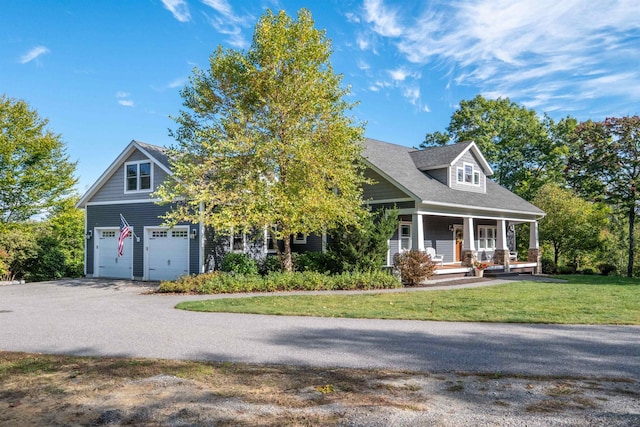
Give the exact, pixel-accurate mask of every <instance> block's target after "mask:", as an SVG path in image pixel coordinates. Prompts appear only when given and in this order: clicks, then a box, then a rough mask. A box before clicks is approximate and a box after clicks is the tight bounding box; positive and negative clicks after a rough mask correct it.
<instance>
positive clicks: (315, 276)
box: [158, 271, 402, 294]
mask: <svg viewBox="0 0 640 427" xmlns="http://www.w3.org/2000/svg"><path fill="white" fill-rule="evenodd" d="M401 286H402V284H401V283H400V281H399V280H398V279H397V278H396V277H395V276H393V275H391V274H388V273H385V272H382V271H377V272H366V273H343V274H337V275H333V276H330V275H328V274H323V273H318V272H314V271H303V272H294V273H282V272H275V273H271V274H268V275H266V276H264V277H261V276H257V275H247V274H229V273H225V272H219V271H218V272H213V273H205V274H200V275H197V276H183V277H181V278H179V279H178V280H176V281H172V282H168V281H166V282H161V283H160V287H159V289H158V292H178V293H196V294H222V293H238V292H277V291H318V290H333V289H338V290H357V289H390V288H398V287H401Z"/></svg>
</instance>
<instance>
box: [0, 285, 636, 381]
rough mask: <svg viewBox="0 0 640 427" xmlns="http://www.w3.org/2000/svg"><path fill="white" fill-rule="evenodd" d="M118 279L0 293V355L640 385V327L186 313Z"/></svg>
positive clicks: (166, 297)
mask: <svg viewBox="0 0 640 427" xmlns="http://www.w3.org/2000/svg"><path fill="white" fill-rule="evenodd" d="M144 290H145V287H144V286H136V285H135V284H130V283H126V282H106V281H90V280H82V281H78V280H75V281H68V282H48V283H36V284H27V285H13V286H0V350H8V351H27V352H42V353H65V354H75V355H111V356H135V357H156V358H170V359H198V360H216V361H237V362H250V363H274V364H296V365H309V366H341V367H359V368H374V367H375V368H393V369H411V370H421V371H430V372H442V371H454V370H455V371H481V372H492V373H493V372H500V373H522V374H553V375H581V376H582V375H594V376H608V377H627V378H629V377H630V378H634V379H640V327H629V326H626V327H625V326H620V327H618V326H567V325H563V326H553V325H514V324H483V323H458V322H455V323H454V322H451V323H448V322H426V321H397V320H365V319H333V318H315V317H284V316H260V315H242V314H223V313H193V312H186V311H180V310H175V309H173V307H174V305H175V304H176V303H178V302H180V301H184V300H190V299H197V298H207V297H194V296H173V295H145V294H143V293H142V292H143V291H144Z"/></svg>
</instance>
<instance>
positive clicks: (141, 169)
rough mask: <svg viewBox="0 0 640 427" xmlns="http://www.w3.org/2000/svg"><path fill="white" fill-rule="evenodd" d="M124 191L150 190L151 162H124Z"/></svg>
mask: <svg viewBox="0 0 640 427" xmlns="http://www.w3.org/2000/svg"><path fill="white" fill-rule="evenodd" d="M124 170H125V172H124V173H125V192H133V191H151V162H133V163H126V164H125V169H124Z"/></svg>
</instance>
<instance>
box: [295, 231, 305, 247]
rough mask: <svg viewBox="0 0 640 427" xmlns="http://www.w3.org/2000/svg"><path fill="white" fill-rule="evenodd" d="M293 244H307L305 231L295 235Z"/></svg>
mask: <svg viewBox="0 0 640 427" xmlns="http://www.w3.org/2000/svg"><path fill="white" fill-rule="evenodd" d="M293 244H294V245H306V244H307V235H306V234H304V233H297V234H295V235H294V236H293Z"/></svg>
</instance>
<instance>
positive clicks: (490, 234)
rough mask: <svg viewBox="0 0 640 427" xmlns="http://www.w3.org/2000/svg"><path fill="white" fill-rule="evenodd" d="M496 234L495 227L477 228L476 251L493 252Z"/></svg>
mask: <svg viewBox="0 0 640 427" xmlns="http://www.w3.org/2000/svg"><path fill="white" fill-rule="evenodd" d="M497 233H498V229H497V228H496V227H485V226H483V227H478V249H485V250H486V249H488V250H494V249H495V248H496V236H497Z"/></svg>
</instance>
